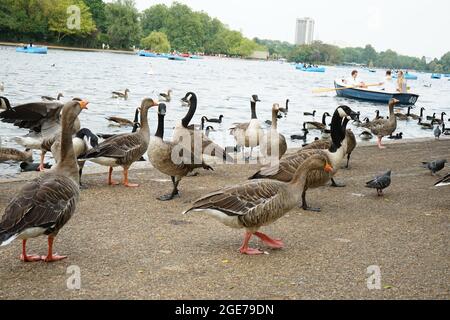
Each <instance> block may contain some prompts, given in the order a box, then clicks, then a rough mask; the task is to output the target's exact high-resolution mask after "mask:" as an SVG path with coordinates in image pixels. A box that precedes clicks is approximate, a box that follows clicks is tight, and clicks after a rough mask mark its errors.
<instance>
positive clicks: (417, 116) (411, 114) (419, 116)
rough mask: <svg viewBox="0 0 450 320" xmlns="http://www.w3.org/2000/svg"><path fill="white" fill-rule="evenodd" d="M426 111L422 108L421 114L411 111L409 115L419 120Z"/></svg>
mask: <svg viewBox="0 0 450 320" xmlns="http://www.w3.org/2000/svg"><path fill="white" fill-rule="evenodd" d="M424 111H425V108H423V107H422V108H420V115H417V114H414V113H410V114H409V116H410V117H411V119H413V120H419V118H420V119H423V112H424Z"/></svg>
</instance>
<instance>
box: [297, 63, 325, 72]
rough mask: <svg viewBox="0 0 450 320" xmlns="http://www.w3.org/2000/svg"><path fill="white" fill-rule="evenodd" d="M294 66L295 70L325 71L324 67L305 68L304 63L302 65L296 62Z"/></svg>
mask: <svg viewBox="0 0 450 320" xmlns="http://www.w3.org/2000/svg"><path fill="white" fill-rule="evenodd" d="M295 68H296V69H297V70H300V71H304V72H325V68H324V67H309V68H306V67H305V65H303V64H297V65H296V66H295Z"/></svg>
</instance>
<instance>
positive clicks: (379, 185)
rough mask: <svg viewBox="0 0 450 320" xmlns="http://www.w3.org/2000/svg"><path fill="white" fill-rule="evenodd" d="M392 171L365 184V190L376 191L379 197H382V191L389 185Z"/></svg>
mask: <svg viewBox="0 0 450 320" xmlns="http://www.w3.org/2000/svg"><path fill="white" fill-rule="evenodd" d="M391 175H392V171H388V172H386V173H385V174H383V175H381V176H379V177H376V178H375V179H373V180H371V181H369V182H367V183H366V188H370V189H377V193H378V196H379V197H382V196H383V190H384V189H386V188H388V187H389V186H390V185H391Z"/></svg>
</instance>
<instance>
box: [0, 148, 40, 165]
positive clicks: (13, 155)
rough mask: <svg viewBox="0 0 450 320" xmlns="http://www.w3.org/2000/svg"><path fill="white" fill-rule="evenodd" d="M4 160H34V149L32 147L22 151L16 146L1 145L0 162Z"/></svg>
mask: <svg viewBox="0 0 450 320" xmlns="http://www.w3.org/2000/svg"><path fill="white" fill-rule="evenodd" d="M4 161H33V151H32V150H31V149H25V151H20V150H17V149H14V148H3V147H0V162H4Z"/></svg>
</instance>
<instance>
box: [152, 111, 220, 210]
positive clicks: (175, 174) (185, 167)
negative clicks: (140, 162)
mask: <svg viewBox="0 0 450 320" xmlns="http://www.w3.org/2000/svg"><path fill="white" fill-rule="evenodd" d="M165 115H166V105H165V104H164V103H161V104H160V105H159V108H158V130H157V131H156V134H155V136H154V137H152V138H151V140H150V147H149V149H148V157H149V159H150V162H151V163H152V164H153V166H154V167H155V168H156V169H157V170H158V171H160V172H162V173H164V174H167V175H169V176H170V177H171V179H172V183H173V190H172V192H171V193H170V194H167V195H163V196H161V197H159V198H158V199H159V200H161V201H169V200H173V199H174V198H175V197H178V196H179V191H178V185H179V184H180V181H181V179H182V178H183V177H186V176H187V175H188V174H189V173H191V172H192V171H193V170H195V169H197V168H203V169H205V170H212V171H213V170H214V169H213V168H211V167H210V166H208V165H207V164H205V162H203V160H201V159H200V158H196V157H195V155H193V154H192V153H189V156H188V157H187V159H186V157H184V154H183V155H181V154H180V152H182V153H184V150H185V149H184V148H183V147H182V146H180V145H177V144H176V143H174V142H166V141H164V117H165ZM176 155H179V158H177V159H176V158H175V156H176Z"/></svg>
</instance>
